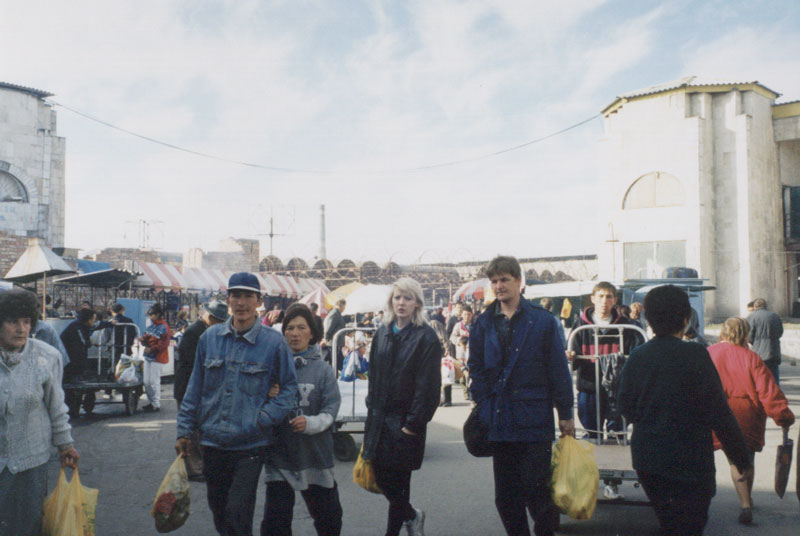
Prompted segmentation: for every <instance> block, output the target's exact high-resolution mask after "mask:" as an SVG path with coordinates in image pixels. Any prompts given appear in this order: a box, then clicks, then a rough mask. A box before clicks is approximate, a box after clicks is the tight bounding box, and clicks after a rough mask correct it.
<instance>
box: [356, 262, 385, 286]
mask: <svg viewBox="0 0 800 536" xmlns="http://www.w3.org/2000/svg"><path fill="white" fill-rule="evenodd" d="M360 271H361V279H362V280H364V281H365V282H366V281H368V282H370V283H376V282H377V280H378V279H379V278H380V277H381V267H380V266H378V265H377V264H376V263H375V262H374V261H364V262H362V263H361V267H360Z"/></svg>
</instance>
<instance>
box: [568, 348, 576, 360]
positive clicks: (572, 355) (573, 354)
mask: <svg viewBox="0 0 800 536" xmlns="http://www.w3.org/2000/svg"><path fill="white" fill-rule="evenodd" d="M566 354H567V361H570V362H571V361H572V360H573V359H575V356H576V355H578V354H576V353H575V351H574V350H567V351H566Z"/></svg>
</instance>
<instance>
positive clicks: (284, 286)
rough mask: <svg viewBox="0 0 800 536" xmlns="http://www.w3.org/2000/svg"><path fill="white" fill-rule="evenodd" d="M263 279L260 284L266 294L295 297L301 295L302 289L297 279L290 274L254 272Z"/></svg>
mask: <svg viewBox="0 0 800 536" xmlns="http://www.w3.org/2000/svg"><path fill="white" fill-rule="evenodd" d="M256 275H258V276H260V277H261V279H263V281H264V282H263V283H262V285H264V286H265V290H264V294H266V295H267V296H283V297H286V298H294V299H297V298H299V297H300V296H302V295H303V290H302V289H301V288H300V284H299V283H298V282H297V279H295V278H294V277H292V276H290V275H279V274H269V273H265V272H262V273H261V274H256Z"/></svg>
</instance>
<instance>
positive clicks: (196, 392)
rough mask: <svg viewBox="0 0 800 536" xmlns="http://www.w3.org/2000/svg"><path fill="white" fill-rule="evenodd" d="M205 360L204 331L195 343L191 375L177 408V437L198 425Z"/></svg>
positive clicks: (188, 433)
mask: <svg viewBox="0 0 800 536" xmlns="http://www.w3.org/2000/svg"><path fill="white" fill-rule="evenodd" d="M205 361H206V334H205V333H204V334H203V335H201V336H200V341H199V342H198V343H197V351H196V352H195V358H194V368H193V369H192V375H191V376H190V378H189V385H187V386H186V393H185V394H184V395H183V402H181V407H180V408H178V409H179V411H178V437H189V436H190V435H191V434H192V432H194V431H195V430H197V428H198V427H199V424H198V411H199V409H200V396H201V394H202V392H203V380H204V376H205V366H204V364H205Z"/></svg>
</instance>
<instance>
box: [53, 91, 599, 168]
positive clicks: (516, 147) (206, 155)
mask: <svg viewBox="0 0 800 536" xmlns="http://www.w3.org/2000/svg"><path fill="white" fill-rule="evenodd" d="M47 102H48V103H50V104H53V105H55V106H60V107H61V108H64V109H65V110H69V111H70V112H72V113H74V114H76V115H79V116H81V117H84V118H86V119H89V120H90V121H94V122H96V123H99V124H101V125H103V126H106V127H109V128H112V129H114V130H118V131H120V132H124V133H125V134H128V135H130V136H135V137H137V138H140V139H143V140H145V141H149V142H151V143H155V144H157V145H163V146H164V147H168V148H170V149H174V150H176V151H182V152H184V153H188V154H192V155H195V156H200V157H203V158H210V159H212V160H217V161H220V162H227V163H229V164H235V165H239V166H246V167H251V168H257V169H264V170H267V171H277V172H282V173H306V174H318V175H327V174H334V173H348V174H382V173H411V172H417V171H425V170H429V169H436V168H443V167H451V166H458V165H460V164H466V163H469V162H476V161H478V160H485V159H487V158H491V157H494V156H498V155H501V154H505V153H510V152H512V151H518V150H520V149H523V148H525V147H529V146H531V145H534V144H536V143H540V142H543V141H545V140H548V139H550V138H554V137H556V136H558V135H560V134H564V133H565V132H568V131H570V130H573V129H575V128H578V127H580V126H583V125H585V124H586V123H590V122H592V121H594V120H595V119H597V118H598V117H600V115H601V114H595V115H592V116H591V117H589V118H587V119H584V120H583V121H580V122H578V123H575V124H574V125H570V126H568V127H566V128H562V129H561V130H558V131H556V132H552V133H550V134H547V135H546V136H542V137H539V138H535V139H533V140H530V141H527V142H525V143H521V144H519V145H514V146H513V147H507V148H505V149H500V150H499V151H493V152H490V153H485V154H482V155H478V156H473V157H470V158H462V159H459V160H451V161H448V162H440V163H437V164H428V165H423V166H416V167H408V168H400V169H385V170H375V171H359V172H354V171H349V172H345V171H334V170H324V169H303V168H287V167H279V166H271V165H267V164H258V163H254V162H244V161H241V160H235V159H232V158H226V157H224V156H216V155H213V154H209V153H203V152H200V151H195V150H193V149H187V148H186V147H181V146H179V145H175V144H172V143H168V142H165V141H161V140H158V139H156V138H152V137H150V136H145V135H144V134H139V133H138V132H133V131H132V130H128V129H126V128H122V127H120V126H117V125H115V124H113V123H109V122H108V121H104V120H102V119H99V118H97V117H93V116H91V115H89V114H87V113H84V112H81V111H80V110H76V109H75V108H71V107H69V106H66V105H65V104H61V103H60V102H56V101H54V100H50V99H47Z"/></svg>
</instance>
